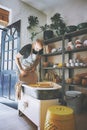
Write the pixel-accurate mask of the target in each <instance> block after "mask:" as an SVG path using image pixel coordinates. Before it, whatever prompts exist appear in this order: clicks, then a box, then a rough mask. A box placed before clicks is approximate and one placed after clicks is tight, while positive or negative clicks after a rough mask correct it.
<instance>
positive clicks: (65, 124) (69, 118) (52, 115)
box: [44, 105, 75, 130]
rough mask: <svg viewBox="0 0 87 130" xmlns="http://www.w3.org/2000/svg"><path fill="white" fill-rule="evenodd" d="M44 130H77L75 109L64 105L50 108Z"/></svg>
mask: <svg viewBox="0 0 87 130" xmlns="http://www.w3.org/2000/svg"><path fill="white" fill-rule="evenodd" d="M44 130H75V120H74V112H73V109H71V108H69V107H65V106H62V105H55V106H51V107H49V108H48V110H47V114H46V120H45V128H44Z"/></svg>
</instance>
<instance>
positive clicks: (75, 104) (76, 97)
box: [65, 91, 82, 114]
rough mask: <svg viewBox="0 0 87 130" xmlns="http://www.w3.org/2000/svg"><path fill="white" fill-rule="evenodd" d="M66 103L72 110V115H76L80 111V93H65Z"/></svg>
mask: <svg viewBox="0 0 87 130" xmlns="http://www.w3.org/2000/svg"><path fill="white" fill-rule="evenodd" d="M65 98H66V103H67V106H69V107H71V108H72V109H73V110H74V113H76V114H78V113H81V111H82V104H81V103H82V102H81V100H82V92H80V91H66V97H65Z"/></svg>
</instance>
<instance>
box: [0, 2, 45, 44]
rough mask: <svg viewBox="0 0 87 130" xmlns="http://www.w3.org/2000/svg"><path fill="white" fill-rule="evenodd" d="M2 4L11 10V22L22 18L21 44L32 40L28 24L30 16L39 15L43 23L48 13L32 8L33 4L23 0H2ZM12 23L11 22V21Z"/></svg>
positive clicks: (0, 3)
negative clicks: (30, 4) (22, 0)
mask: <svg viewBox="0 0 87 130" xmlns="http://www.w3.org/2000/svg"><path fill="white" fill-rule="evenodd" d="M0 5H1V6H4V7H6V8H8V9H10V10H11V18H12V20H11V22H12V23H14V22H16V21H17V20H19V19H21V46H23V45H24V44H28V43H29V42H31V40H30V39H29V38H30V35H29V31H28V30H27V26H28V19H27V18H28V17H29V16H30V15H34V16H37V17H38V19H39V21H40V23H41V24H42V25H43V24H45V22H46V15H45V14H43V13H42V12H40V11H38V10H36V9H35V8H32V7H31V6H29V5H27V4H25V3H23V2H21V0H9V1H8V0H2V1H0ZM10 24H11V23H10Z"/></svg>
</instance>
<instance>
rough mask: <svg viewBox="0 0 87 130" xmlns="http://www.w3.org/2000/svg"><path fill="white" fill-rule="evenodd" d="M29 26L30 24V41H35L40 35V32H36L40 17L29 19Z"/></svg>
mask: <svg viewBox="0 0 87 130" xmlns="http://www.w3.org/2000/svg"><path fill="white" fill-rule="evenodd" d="M28 24H29V26H28V27H27V29H28V30H29V31H30V32H31V37H30V39H31V40H32V41H33V39H34V37H35V36H36V35H37V34H38V32H36V28H37V27H38V25H39V20H38V17H36V16H29V17H28Z"/></svg>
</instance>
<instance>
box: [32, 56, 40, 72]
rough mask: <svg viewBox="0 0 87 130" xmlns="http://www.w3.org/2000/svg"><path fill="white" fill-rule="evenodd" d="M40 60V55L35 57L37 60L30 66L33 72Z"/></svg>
mask: <svg viewBox="0 0 87 130" xmlns="http://www.w3.org/2000/svg"><path fill="white" fill-rule="evenodd" d="M40 59H41V56H40V55H37V58H36V60H35V61H34V64H33V66H32V70H35V69H36V67H37V65H38V64H39V63H40Z"/></svg>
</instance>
